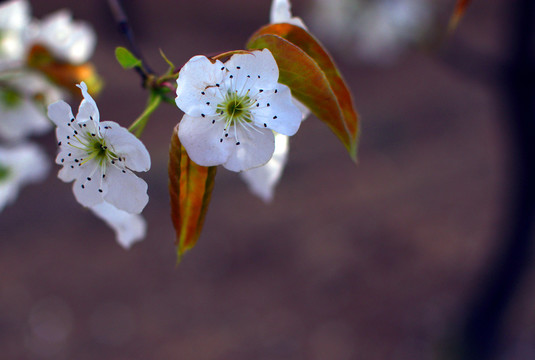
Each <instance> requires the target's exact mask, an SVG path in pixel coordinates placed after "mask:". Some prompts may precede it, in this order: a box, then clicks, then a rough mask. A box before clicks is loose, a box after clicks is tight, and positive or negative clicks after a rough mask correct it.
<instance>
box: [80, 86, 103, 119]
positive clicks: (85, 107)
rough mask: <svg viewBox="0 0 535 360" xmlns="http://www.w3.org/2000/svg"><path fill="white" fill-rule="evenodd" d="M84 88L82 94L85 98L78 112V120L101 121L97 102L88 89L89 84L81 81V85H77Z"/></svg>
mask: <svg viewBox="0 0 535 360" xmlns="http://www.w3.org/2000/svg"><path fill="white" fill-rule="evenodd" d="M76 86H78V87H79V88H80V89H81V90H82V95H83V97H84V99H83V100H82V102H81V103H80V107H79V108H78V114H76V120H77V121H78V122H84V121H94V122H96V123H98V122H99V121H100V114H99V112H98V107H97V103H96V102H95V100H93V98H92V97H91V95H89V92H88V91H87V85H86V84H85V82H83V81H82V82H81V83H80V85H76Z"/></svg>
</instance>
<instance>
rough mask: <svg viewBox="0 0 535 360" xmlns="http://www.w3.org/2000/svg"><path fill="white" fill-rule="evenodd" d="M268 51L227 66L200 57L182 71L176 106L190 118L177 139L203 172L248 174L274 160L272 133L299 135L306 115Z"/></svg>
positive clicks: (182, 124) (242, 57)
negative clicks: (215, 169) (216, 170)
mask: <svg viewBox="0 0 535 360" xmlns="http://www.w3.org/2000/svg"><path fill="white" fill-rule="evenodd" d="M278 78H279V69H278V66H277V63H276V62H275V59H274V58H273V55H272V54H271V52H270V51H269V50H267V49H264V50H262V51H260V50H258V51H252V52H250V53H245V54H236V55H233V56H232V57H231V58H230V59H229V60H228V61H227V62H225V63H224V64H223V63H222V62H221V61H219V60H215V61H212V60H210V59H208V58H207V57H205V56H195V57H193V58H192V59H190V60H189V61H188V62H187V63H186V64H185V65H184V67H183V68H182V69H181V70H180V73H179V77H178V80H177V97H176V104H177V106H178V107H179V108H180V109H181V110H182V111H184V113H185V115H184V117H183V118H182V120H181V122H180V126H179V129H178V137H179V139H180V142H181V143H182V145H183V146H184V147H185V149H186V151H187V153H188V155H189V156H190V158H191V159H192V160H193V161H194V162H196V163H197V164H199V165H201V166H216V165H223V166H224V167H225V168H227V169H229V170H231V171H243V170H248V169H252V168H255V167H258V166H261V165H264V164H265V163H267V162H268V161H269V159H271V157H272V155H273V152H274V149H275V140H274V134H273V131H276V132H278V133H281V134H284V135H288V136H291V135H294V134H295V133H296V132H297V130H298V129H299V125H300V123H301V111H300V110H299V109H298V108H297V106H296V105H295V104H294V103H293V102H292V97H291V92H290V89H289V88H288V87H287V86H285V85H282V84H279V83H278Z"/></svg>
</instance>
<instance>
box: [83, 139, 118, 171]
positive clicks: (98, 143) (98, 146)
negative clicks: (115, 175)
mask: <svg viewBox="0 0 535 360" xmlns="http://www.w3.org/2000/svg"><path fill="white" fill-rule="evenodd" d="M86 149H87V155H88V157H87V158H86V160H90V159H95V161H96V162H97V163H98V164H99V165H102V164H103V163H104V162H106V161H107V160H113V159H117V155H115V154H114V153H113V152H112V151H111V150H110V148H109V147H108V146H107V145H106V142H105V141H104V139H99V138H92V139H90V141H89V143H88V144H87V148H86Z"/></svg>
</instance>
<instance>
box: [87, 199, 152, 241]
mask: <svg viewBox="0 0 535 360" xmlns="http://www.w3.org/2000/svg"><path fill="white" fill-rule="evenodd" d="M90 210H91V211H92V212H93V214H95V215H96V216H97V217H98V218H100V219H101V220H103V221H104V222H105V223H106V224H108V226H109V227H111V228H112V229H113V231H114V232H115V235H116V238H117V242H118V243H119V244H120V245H121V246H122V247H123V248H125V249H129V248H130V247H131V246H132V245H133V244H134V243H136V242H138V241H140V240H143V238H144V237H145V233H146V231H147V223H146V222H145V219H143V217H142V216H141V215H139V214H130V213H128V212H126V211H123V210H120V209H117V208H116V207H115V206H113V205H111V204H110V203H107V202H101V203H100V204H97V205H95V206H92V207H90Z"/></svg>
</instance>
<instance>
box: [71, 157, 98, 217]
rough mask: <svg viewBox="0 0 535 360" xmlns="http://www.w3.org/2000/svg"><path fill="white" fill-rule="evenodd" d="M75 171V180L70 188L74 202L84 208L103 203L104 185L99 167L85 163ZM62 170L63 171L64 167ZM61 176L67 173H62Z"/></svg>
mask: <svg viewBox="0 0 535 360" xmlns="http://www.w3.org/2000/svg"><path fill="white" fill-rule="evenodd" d="M91 165H93V166H91ZM76 169H77V174H76V180H75V181H74V184H73V186H72V190H73V192H74V196H75V197H76V200H77V201H78V202H79V203H80V204H82V205H83V206H85V207H91V206H94V205H96V204H99V203H101V202H102V201H103V194H104V190H103V187H104V184H103V181H102V172H101V171H100V167H99V166H96V164H93V163H86V164H84V165H82V166H80V167H77V168H76ZM63 170H65V167H64V168H63ZM62 174H67V173H66V172H65V171H63V172H62ZM62 180H63V179H62ZM64 181H65V180H64ZM99 190H101V191H99Z"/></svg>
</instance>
